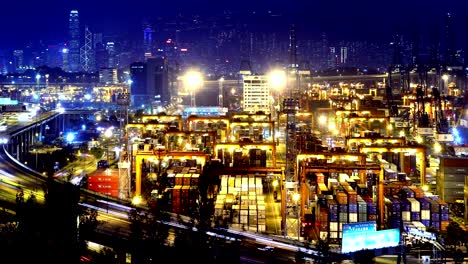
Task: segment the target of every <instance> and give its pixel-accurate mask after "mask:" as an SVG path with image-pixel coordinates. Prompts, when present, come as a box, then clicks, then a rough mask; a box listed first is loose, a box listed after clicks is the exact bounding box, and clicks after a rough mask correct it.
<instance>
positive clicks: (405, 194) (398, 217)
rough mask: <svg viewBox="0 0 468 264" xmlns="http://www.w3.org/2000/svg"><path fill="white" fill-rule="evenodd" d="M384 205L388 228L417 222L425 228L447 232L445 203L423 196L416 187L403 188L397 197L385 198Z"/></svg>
mask: <svg viewBox="0 0 468 264" xmlns="http://www.w3.org/2000/svg"><path fill="white" fill-rule="evenodd" d="M385 204H386V208H385V211H386V219H387V226H388V228H399V227H400V226H401V225H402V224H405V223H407V222H419V223H421V224H422V225H424V226H425V227H430V226H432V227H434V228H435V229H437V230H440V231H446V230H447V226H448V224H449V209H448V205H447V203H445V202H444V201H442V200H440V199H438V198H436V197H426V196H424V192H423V191H422V190H421V189H420V188H418V187H414V186H403V187H402V188H401V190H400V191H399V195H398V196H397V195H393V196H386V198H385Z"/></svg>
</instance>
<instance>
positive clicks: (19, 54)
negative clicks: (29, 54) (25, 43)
mask: <svg viewBox="0 0 468 264" xmlns="http://www.w3.org/2000/svg"><path fill="white" fill-rule="evenodd" d="M23 66H24V52H23V50H14V51H13V67H14V69H15V71H20V70H21V68H22V67H23Z"/></svg>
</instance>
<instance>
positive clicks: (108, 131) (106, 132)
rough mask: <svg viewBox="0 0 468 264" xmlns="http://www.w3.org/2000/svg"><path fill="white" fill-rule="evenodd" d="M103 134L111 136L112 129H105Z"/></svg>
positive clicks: (107, 136)
mask: <svg viewBox="0 0 468 264" xmlns="http://www.w3.org/2000/svg"><path fill="white" fill-rule="evenodd" d="M104 136H105V137H106V138H110V137H112V130H111V129H107V130H106V131H105V132H104Z"/></svg>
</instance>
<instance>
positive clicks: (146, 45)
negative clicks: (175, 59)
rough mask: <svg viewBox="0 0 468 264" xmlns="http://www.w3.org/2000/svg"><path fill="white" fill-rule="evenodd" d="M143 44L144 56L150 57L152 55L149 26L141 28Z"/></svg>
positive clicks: (151, 34) (151, 36)
mask: <svg viewBox="0 0 468 264" xmlns="http://www.w3.org/2000/svg"><path fill="white" fill-rule="evenodd" d="M143 45H144V49H145V57H151V56H152V55H153V29H151V27H149V26H148V27H146V28H145V29H144V30H143Z"/></svg>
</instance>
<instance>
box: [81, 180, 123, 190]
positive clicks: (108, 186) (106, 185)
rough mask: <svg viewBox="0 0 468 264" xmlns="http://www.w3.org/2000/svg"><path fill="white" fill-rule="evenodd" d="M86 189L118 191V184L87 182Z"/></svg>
mask: <svg viewBox="0 0 468 264" xmlns="http://www.w3.org/2000/svg"><path fill="white" fill-rule="evenodd" d="M88 189H116V190H118V189H119V183H118V182H97V183H95V182H89V183H88Z"/></svg>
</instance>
